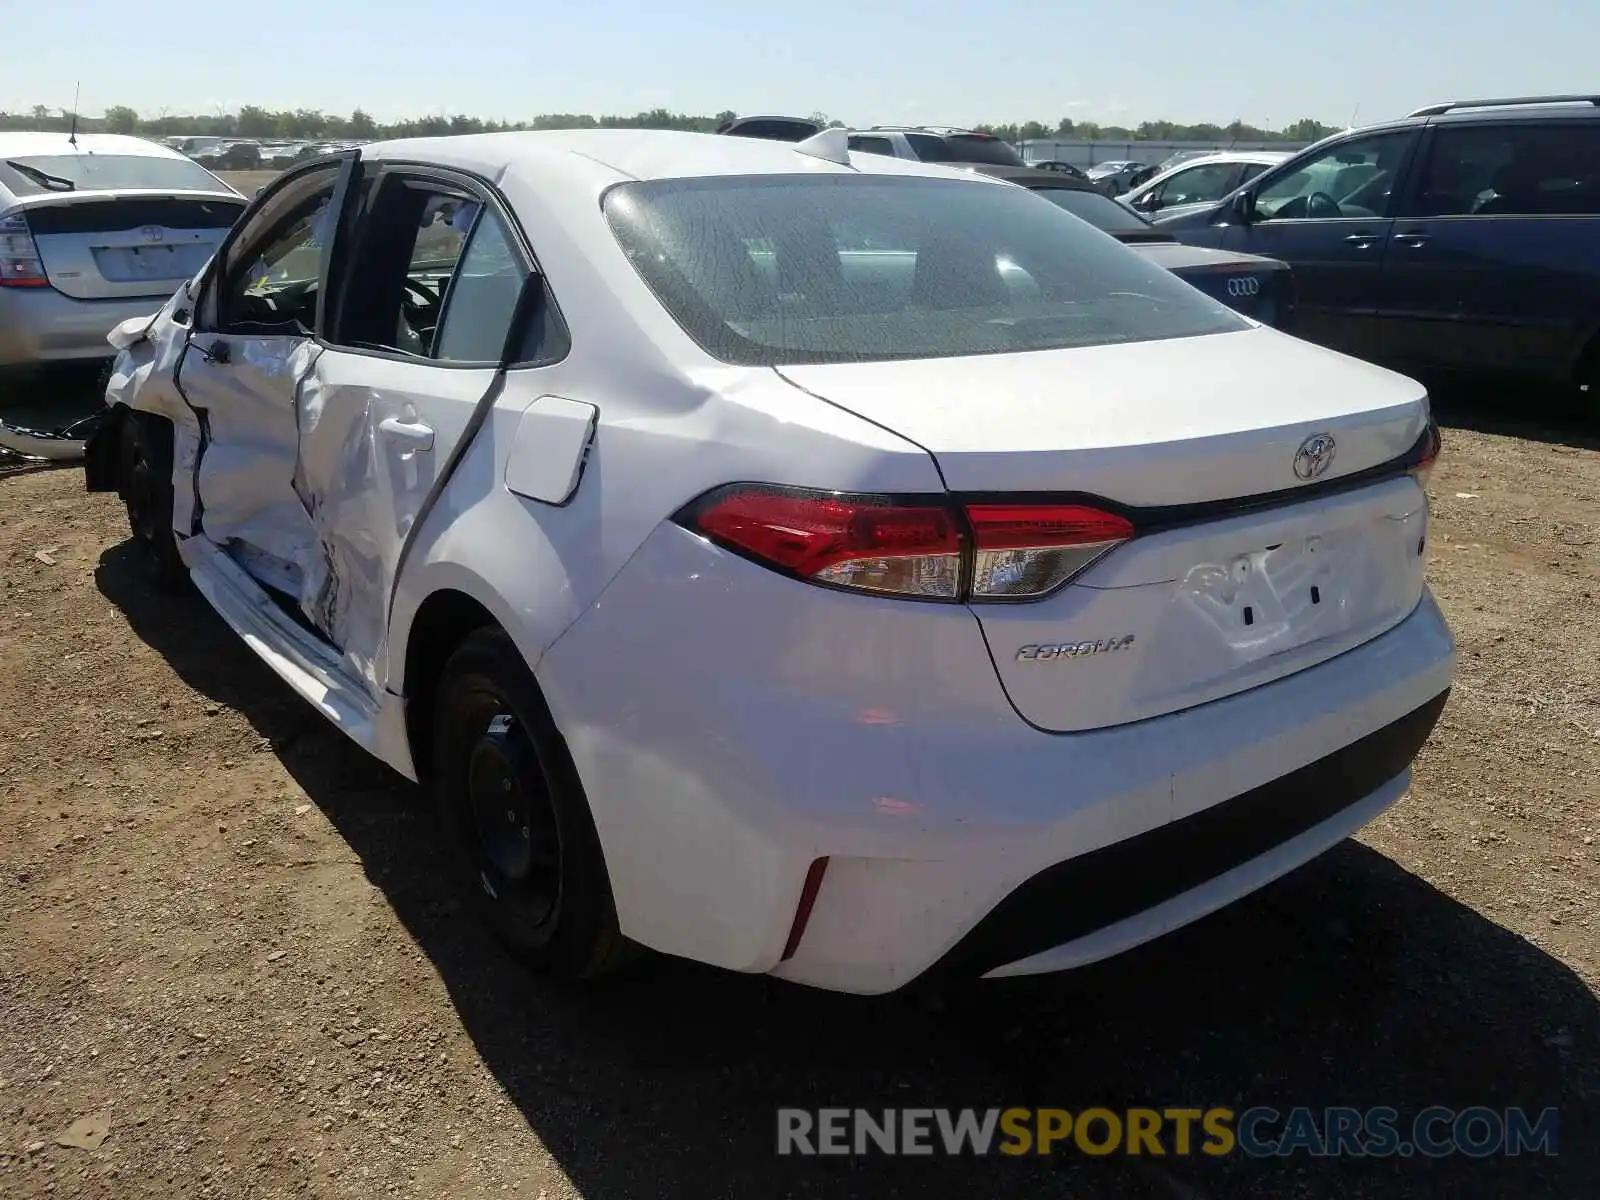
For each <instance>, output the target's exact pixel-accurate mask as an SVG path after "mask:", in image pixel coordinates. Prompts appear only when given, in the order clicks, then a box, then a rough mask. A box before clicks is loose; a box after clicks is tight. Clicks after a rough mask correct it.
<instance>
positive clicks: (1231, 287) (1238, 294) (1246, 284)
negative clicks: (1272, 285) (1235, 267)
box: [1228, 275, 1261, 299]
mask: <svg viewBox="0 0 1600 1200" xmlns="http://www.w3.org/2000/svg"><path fill="white" fill-rule="evenodd" d="M1259 291H1261V281H1260V280H1259V279H1257V278H1256V277H1255V276H1254V275H1241V276H1239V277H1238V278H1237V279H1230V280H1228V295H1230V296H1232V297H1234V299H1240V298H1242V297H1244V296H1254V295H1255V294H1256V293H1258V292H1259Z"/></svg>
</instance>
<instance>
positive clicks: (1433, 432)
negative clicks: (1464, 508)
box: [1411, 421, 1444, 487]
mask: <svg viewBox="0 0 1600 1200" xmlns="http://www.w3.org/2000/svg"><path fill="white" fill-rule="evenodd" d="M1423 437H1424V438H1426V439H1427V440H1426V441H1425V442H1424V443H1423V447H1422V456H1421V457H1420V458H1419V459H1418V460H1417V464H1416V465H1415V466H1414V467H1412V468H1411V473H1412V474H1413V475H1415V476H1416V477H1417V482H1418V483H1420V484H1421V485H1422V486H1423V487H1427V486H1428V476H1429V475H1431V474H1433V464H1434V463H1435V462H1437V461H1438V458H1439V451H1440V450H1441V449H1443V448H1444V438H1443V436H1442V435H1441V434H1440V433H1439V425H1438V423H1437V422H1435V421H1429V422H1428V429H1427V432H1426V433H1424V434H1423Z"/></svg>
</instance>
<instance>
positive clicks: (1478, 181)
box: [1416, 121, 1600, 217]
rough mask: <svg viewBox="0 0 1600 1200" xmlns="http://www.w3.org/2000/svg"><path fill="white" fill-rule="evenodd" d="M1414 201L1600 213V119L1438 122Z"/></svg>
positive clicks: (1451, 209)
mask: <svg viewBox="0 0 1600 1200" xmlns="http://www.w3.org/2000/svg"><path fill="white" fill-rule="evenodd" d="M1416 207H1417V213H1416V215H1418V216H1426V217H1459V216H1497V215H1498V216H1535V217H1546V216H1594V215H1597V214H1600V122H1596V121H1582V122H1579V121H1562V122H1559V123H1556V122H1551V123H1549V124H1545V125H1510V124H1498V123H1496V124H1488V125H1442V126H1439V127H1437V128H1436V129H1435V131H1434V134H1433V145H1432V148H1431V149H1430V151H1429V152H1428V162H1427V166H1426V167H1425V168H1424V170H1423V175H1422V185H1421V187H1420V188H1419V189H1418V192H1417V203H1416Z"/></svg>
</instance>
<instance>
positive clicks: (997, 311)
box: [604, 175, 1248, 366]
mask: <svg viewBox="0 0 1600 1200" xmlns="http://www.w3.org/2000/svg"><path fill="white" fill-rule="evenodd" d="M604 210H605V214H606V216H607V218H608V220H609V221H610V223H611V226H612V229H613V231H614V232H615V233H616V236H617V239H618V241H619V242H620V243H621V245H622V248H623V250H624V251H625V252H626V254H627V255H628V257H629V259H630V260H631V261H632V262H633V264H634V267H635V268H636V269H637V270H638V271H639V273H640V275H641V276H643V278H644V280H645V282H646V283H647V284H648V285H649V286H650V288H651V289H652V291H654V293H655V295H656V296H657V297H658V298H659V300H660V301H661V303H662V304H663V305H664V306H665V307H666V308H667V310H668V311H669V312H670V313H671V314H672V316H673V317H674V318H675V319H676V320H677V321H678V323H679V324H680V325H682V326H683V328H684V329H685V331H687V332H688V333H689V335H690V336H691V337H693V338H694V339H695V340H696V341H697V342H698V343H699V344H700V345H701V346H702V347H704V348H705V349H706V351H707V352H708V353H710V354H712V355H713V356H715V357H717V358H719V359H722V360H723V361H725V362H731V363H739V364H745V365H752V366H776V365H780V364H785V363H810V362H861V361H874V360H889V359H910V358H942V357H950V356H957V355H971V354H999V353H1007V352H1011V351H1021V350H1047V349H1055V348H1058V347H1063V346H1088V345H1100V344H1105V343H1110V342H1137V341H1149V340H1154V339H1159V338H1172V337H1188V336H1194V335H1198V334H1207V333H1220V332H1224V331H1229V330H1236V329H1245V328H1248V326H1247V325H1246V323H1245V322H1244V321H1242V320H1241V319H1240V318H1239V317H1238V316H1236V315H1235V314H1234V313H1232V312H1231V311H1229V310H1228V309H1227V308H1226V307H1224V306H1223V305H1221V304H1220V303H1218V302H1216V301H1214V300H1211V299H1209V298H1207V297H1205V296H1202V295H1201V294H1200V293H1199V292H1197V291H1195V290H1194V289H1193V288H1191V287H1189V286H1188V285H1187V284H1184V283H1182V282H1181V281H1180V280H1178V279H1177V277H1176V276H1174V275H1172V274H1170V273H1169V272H1167V271H1164V270H1162V269H1161V268H1160V267H1157V266H1154V265H1152V264H1150V263H1149V262H1147V261H1146V260H1145V259H1143V258H1142V257H1140V255H1138V254H1137V253H1136V252H1134V251H1132V250H1129V249H1127V248H1126V247H1124V246H1122V245H1120V244H1118V243H1117V242H1115V241H1113V240H1112V239H1110V238H1107V237H1105V236H1103V235H1102V234H1100V233H1098V232H1096V231H1095V230H1092V229H1088V228H1086V227H1085V225H1084V223H1083V222H1082V221H1080V220H1078V219H1076V218H1074V217H1072V216H1069V215H1068V214H1067V213H1066V212H1064V211H1062V210H1061V209H1059V208H1057V207H1056V206H1055V205H1053V204H1046V203H1040V199H1039V197H1037V196H1031V195H1029V194H1028V193H1027V191H1026V190H1024V189H1023V188H1019V187H1011V186H1005V185H1000V184H994V183H980V182H976V181H973V182H967V181H962V180H950V179H920V178H914V177H908V176H875V175H859V176H838V175H829V176H820V177H819V176H810V175H778V176H757V177H715V178H706V179H693V180H660V181H651V182H639V183H627V184H620V185H618V186H616V187H614V188H612V189H611V190H610V191H609V192H608V193H607V194H606V197H605V200H604Z"/></svg>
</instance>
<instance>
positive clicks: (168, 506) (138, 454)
mask: <svg viewBox="0 0 1600 1200" xmlns="http://www.w3.org/2000/svg"><path fill="white" fill-rule="evenodd" d="M121 424H122V428H121V431H120V432H121V437H120V442H119V445H118V455H119V463H118V472H117V477H118V481H119V488H118V490H119V491H120V492H121V494H122V503H123V507H124V508H126V509H127V512H128V530H129V532H131V533H132V534H133V540H134V541H135V542H137V543H138V544H139V546H140V547H141V548H142V549H144V551H145V552H146V553H147V554H149V556H150V558H151V560H152V562H153V563H154V566H155V573H156V583H157V585H158V586H160V587H161V588H162V589H163V590H166V591H176V590H178V589H180V588H182V587H183V586H184V584H186V583H187V582H188V579H189V569H188V568H187V567H185V566H184V565H183V559H182V558H181V557H180V556H179V554H178V541H177V538H176V537H174V536H173V533H172V499H173V497H172V444H171V438H172V434H171V427H170V426H168V427H166V428H164V429H162V430H161V431H159V432H155V431H153V430H152V428H151V426H152V425H153V424H154V422H152V421H147V420H146V419H144V418H143V417H142V416H141V415H140V414H137V413H131V412H130V413H124V414H123V417H122V422H121ZM163 434H164V435H165V436H164V438H163V436H162V435H163Z"/></svg>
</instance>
